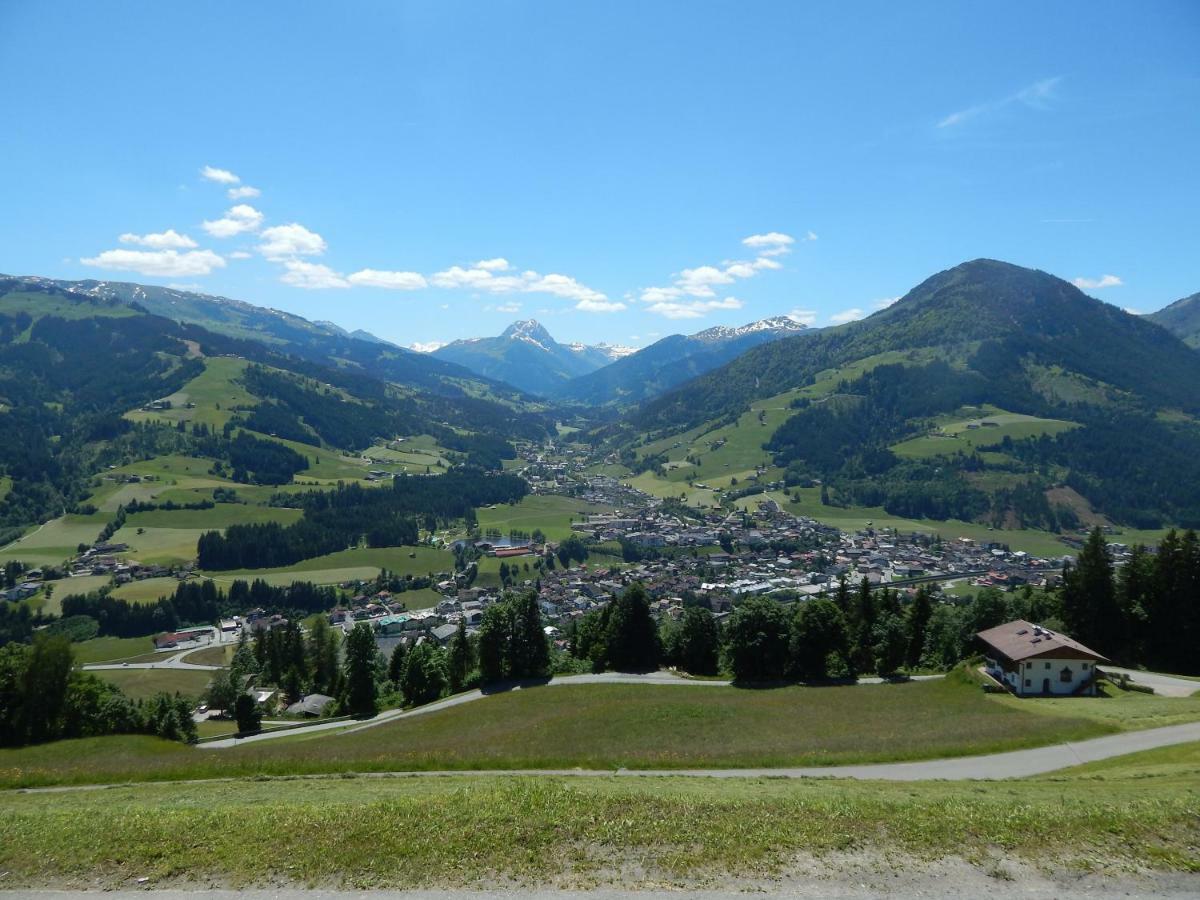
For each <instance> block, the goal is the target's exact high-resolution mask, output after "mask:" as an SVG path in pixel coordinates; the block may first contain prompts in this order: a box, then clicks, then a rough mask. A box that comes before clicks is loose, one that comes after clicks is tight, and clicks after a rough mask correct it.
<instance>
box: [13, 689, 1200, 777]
mask: <svg viewBox="0 0 1200 900" xmlns="http://www.w3.org/2000/svg"><path fill="white" fill-rule="evenodd" d="M137 671H138V670H130V669H125V670H120V671H119V672H118V675H119V676H127V677H128V678H129V679H133V678H134V676H133V674H132V673H135V672H137ZM143 671H148V672H149V673H151V674H154V675H163V676H166V675H168V674H185V675H200V676H204V675H205V673H203V672H201V673H195V672H186V671H181V670H170V669H158V670H143ZM135 686H137V687H140V685H135ZM142 689H143V690H145V688H142ZM156 689H158V688H156ZM170 689H178V690H181V691H186V686H180V687H178V688H170ZM195 690H199V688H195ZM1002 701H1003V698H998V697H992V696H989V695H985V694H983V693H982V692H981V691H980V689H979V687H978V685H977V684H976V683H975V682H973V681H971V680H970V679H968V678H967V677H965V676H963V675H961V674H953V675H951V676H949V677H947V678H946V679H944V680H939V681H926V682H913V683H908V684H895V685H858V686H849V687H830V688H806V687H784V688H776V689H770V690H743V689H737V688H729V687H697V686H687V685H645V684H639V685H619V684H592V685H584V684H569V683H566V684H558V685H554V686H551V687H540V688H526V689H523V690H520V691H511V692H505V693H499V694H496V695H494V696H490V697H486V698H484V699H483V700H479V701H476V702H474V703H468V704H463V705H460V706H455V707H450V708H446V709H442V710H438V711H436V712H432V713H428V714H426V715H423V716H419V717H416V718H412V719H407V720H399V721H396V722H390V723H386V724H383V725H378V726H375V727H372V728H368V729H364V730H362V731H358V732H354V733H333V732H324V733H320V732H318V733H314V734H312V735H308V736H304V735H302V734H298V735H296V736H291V737H289V738H287V739H280V740H273V741H264V742H260V743H253V744H246V745H243V746H241V747H238V748H236V749H232V750H221V751H215V752H209V751H193V750H189V749H188V748H185V747H180V748H179V749H178V750H176V749H174V747H168V748H164V747H162V745H161V742H154V741H151V742H149V743H147V742H146V741H145V740H143V739H141V738H134V737H127V736H126V737H113V738H102V739H95V740H89V741H86V742H64V743H59V744H51V745H47V746H45V747H39V748H29V749H22V750H5V751H0V785H2V783H3V779H4V778H7V779H8V780H9V782H10V783H13V784H18V783H19V784H54V783H78V782H109V781H126V780H134V781H156V780H166V779H172V780H173V779H186V778H208V777H223V776H249V775H260V774H264V775H286V774H310V773H327V772H346V771H357V772H365V771H399V770H429V769H434V770H444V769H521V768H575V767H581V768H588V769H592V768H594V769H605V770H611V769H616V768H619V767H622V766H624V767H628V768H641V769H661V768H730V767H735V768H741V767H758V766H765V767H775V766H798V765H818V766H819V765H839V764H844V763H865V762H888V761H896V760H913V759H929V758H941V757H947V756H968V755H976V754H982V753H992V752H998V751H1002V750H1014V749H1019V748H1023V747H1032V746H1040V745H1044V744H1050V743H1059V742H1062V741H1069V740H1081V739H1084V738H1088V737H1095V736H1098V735H1103V734H1109V733H1114V732H1117V731H1121V730H1124V729H1125V728H1127V727H1136V725H1138V724H1140V723H1137V722H1133V721H1127V722H1121V721H1099V720H1096V719H1092V718H1088V717H1087V716H1084V715H1082V714H1080V713H1079V712H1078V711H1077V710H1078V707H1074V708H1072V707H1064V708H1063V709H1050V710H1039V709H1035V708H1031V707H1026V706H1025V704H1023V703H1022V704H1018V705H1016V706H1013V705H1011V704H1007V703H1005V702H1002ZM1106 702H1110V701H1106V700H1102V699H1097V700H1084V701H1081V705H1087V704H1089V703H1090V704H1104V703H1106ZM1162 702H1164V703H1174V704H1176V708H1177V709H1178V710H1179V711H1178V712H1177V713H1175V714H1174V715H1176V716H1177V717H1179V718H1181V719H1186V718H1188V717H1191V718H1193V719H1195V718H1200V710H1197V709H1196V706H1197V704H1192V703H1191V702H1190V701H1183V702H1181V701H1174V700H1163V701H1162ZM72 743H74V744H76V745H77V746H78V750H77V751H76V752H71V751H70V750H69V749H68V748H69V747H70V746H71V744H72ZM85 751H86V752H85Z"/></svg>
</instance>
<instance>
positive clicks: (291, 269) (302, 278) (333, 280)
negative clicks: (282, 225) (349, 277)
mask: <svg viewBox="0 0 1200 900" xmlns="http://www.w3.org/2000/svg"><path fill="white" fill-rule="evenodd" d="M283 265H284V268H285V269H286V270H287V271H286V272H284V273H283V275H282V276H280V278H279V280H280V281H282V282H283V283H284V284H290V285H291V286H292V287H298V288H304V289H306V290H312V291H316V290H323V289H325V288H348V287H350V283H349V282H348V281H346V279H345V278H343V277H342V276H341V275H340V274H339V273H337V272H335V271H334V270H333V269H331V268H329V266H323V265H321V264H320V263H310V262H304V261H303V260H300V259H287V260H284V261H283Z"/></svg>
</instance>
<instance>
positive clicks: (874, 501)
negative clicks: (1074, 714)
mask: <svg viewBox="0 0 1200 900" xmlns="http://www.w3.org/2000/svg"><path fill="white" fill-rule="evenodd" d="M1198 297H1200V295H1194V296H1192V297H1188V298H1185V299H1183V300H1180V301H1178V302H1177V303H1174V304H1172V305H1171V306H1170V307H1168V308H1167V309H1164V310H1162V311H1161V312H1160V313H1157V314H1155V315H1153V316H1148V317H1138V316H1133V315H1130V314H1128V313H1126V312H1124V311H1122V310H1120V309H1118V308H1117V307H1115V306H1112V305H1109V304H1106V303H1102V302H1100V301H1098V300H1095V299H1093V298H1091V297H1088V296H1087V295H1085V294H1084V293H1082V292H1081V291H1080V290H1078V289H1077V288H1076V287H1075V286H1073V285H1071V284H1069V283H1068V282H1065V281H1063V280H1062V279H1059V278H1056V277H1054V276H1052V275H1050V274H1048V273H1045V272H1040V271H1036V270H1032V269H1025V268H1022V267H1019V266H1015V265H1011V264H1009V263H1004V262H1000V261H997V260H988V259H980V260H974V261H972V262H968V263H964V264H962V265H959V266H956V267H954V268H952V269H948V270H946V271H944V272H940V273H938V274H936V275H934V276H932V277H930V278H928V279H926V280H925V281H923V282H922V283H921V284H919V285H917V286H916V287H914V288H913V289H912V290H911V291H909V292H908V293H907V294H906V295H905V296H904V297H902V298H901V299H900V300H899V301H897V302H896V303H894V304H893V305H892V306H890V307H888V308H887V309H884V310H881V311H879V312H877V313H875V314H874V315H872V316H870V317H868V318H866V319H864V320H861V321H859V322H854V323H850V324H847V325H843V326H839V327H836V328H827V329H820V330H813V329H806V328H805V327H804V326H803V325H801V324H800V323H797V322H794V321H792V320H791V319H789V318H786V317H777V318H774V319H765V320H762V321H759V322H753V323H750V324H748V325H745V326H742V327H740V328H728V327H717V328H711V329H708V330H706V331H702V332H700V333H698V334H694V335H690V336H684V335H672V336H670V337H667V338H664V339H662V340H660V341H658V342H656V343H655V344H652V345H650V346H649V347H646V348H644V349H642V350H639V351H636V352H629V351H628V349H627V348H618V347H611V346H605V345H599V346H588V345H581V344H561V343H559V342H557V341H555V340H554V339H553V337H552V336H551V335H550V334H549V332H548V331H547V330H546V329H545V328H544V327H543V326H541V325H540V324H539V323H537V322H534V321H522V322H516V323H514V324H513V325H512V326H510V327H509V328H508V329H506V331H505V332H504V333H503V334H502V335H500V336H498V337H495V338H481V339H475V340H464V341H456V342H454V343H453V344H450V345H447V347H444V348H441V350H439V351H438V352H436V353H434V354H423V353H416V352H414V351H411V350H408V349H405V348H403V347H400V346H397V345H395V344H391V343H388V342H385V341H381V340H380V339H379V338H377V337H375V336H373V335H370V334H369V333H366V332H354V333H347V332H346V331H345V330H343V329H342V328H340V327H338V326H337V325H334V324H332V323H329V322H310V321H308V320H306V319H303V318H301V317H299V316H293V315H291V314H288V313H283V312H279V311H276V310H268V309H263V308H261V307H257V306H254V305H252V304H249V303H243V302H240V301H236V300H230V299H228V298H222V297H215V296H211V295H204V294H196V293H191V292H187V291H180V290H175V289H171V288H160V287H152V286H146V285H138V284H133V283H124V282H101V281H83V282H67V281H59V280H55V279H46V278H38V277H13V276H0V425H2V426H3V427H0V487H3V489H4V490H3V491H0V497H2V499H0V528H3V527H18V526H19V525H21V524H22V523H28V522H33V521H41V520H44V518H45V517H46V516H48V515H51V514H56V513H59V512H62V511H63V510H66V509H71V508H72V507H73V505H75V504H77V503H78V502H79V501H80V498H81V497H83V496H85V495H86V492H85V491H84V485H85V484H86V482H87V480H88V479H89V478H90V477H92V475H93V474H94V472H95V471H96V470H97V467H98V466H100V465H102V464H103V465H111V464H114V463H117V462H120V461H121V460H129V459H131V458H146V456H147V454H148V455H151V456H152V455H154V454H156V453H191V454H194V455H197V456H201V457H207V458H210V459H212V460H213V461H214V463H213V464H214V465H223V466H224V465H229V466H236V465H241V468H240V469H236V471H239V472H241V473H242V475H243V477H248V478H250V479H251V480H258V481H265V482H267V483H276V482H272V481H271V480H270V479H272V478H276V477H278V476H279V473H280V472H285V473H286V472H287V471H288V469H287V467H288V465H291V464H292V463H296V459H295V458H293V457H290V456H288V455H287V453H284V452H283V451H275V450H272V449H271V446H272V442H274V443H277V444H279V445H281V446H283V447H285V449H287V451H288V453H292V454H297V453H298V454H299V455H300V456H303V455H304V453H305V452H308V451H305V450H304V448H305V447H316V448H320V449H322V450H328V451H334V452H349V453H358V452H360V451H362V450H363V449H364V448H365V447H367V446H370V445H371V444H372V443H375V442H377V441H378V439H380V438H387V437H389V436H391V435H400V434H411V435H420V434H425V435H430V436H432V437H434V438H435V439H436V441H437V442H438V443H439V445H440V446H441V447H442V448H443V449H444V450H446V451H448V452H450V453H452V454H455V458H457V459H464V460H467V459H469V460H474V461H476V462H479V463H481V464H485V465H496V464H498V460H499V459H500V458H502V457H503V456H505V455H509V454H511V453H512V447H511V441H512V440H514V439H532V440H540V439H542V438H544V437H546V436H548V435H550V434H552V433H553V427H554V420H555V419H556V418H562V417H563V416H571V417H573V418H574V419H575V420H577V421H578V422H579V423H580V424H583V425H585V426H586V425H587V424H588V421H589V418H590V419H591V422H592V423H593V424H595V425H596V426H597V428H596V430H595V431H594V432H593V439H594V440H596V441H599V442H606V443H607V444H608V445H609V446H611V448H612V449H613V450H615V451H618V452H619V453H621V455H622V458H626V454H630V453H631V454H632V457H631V458H632V459H639V458H640V463H639V466H641V467H645V466H654V465H659V464H660V463H661V462H664V461H665V458H664V460H658V458H657V456H658V451H653V450H651V449H647V448H648V447H649V446H650V442H651V441H657V442H658V443H660V444H661V442H662V441H663V440H665V439H666V438H667V437H668V436H671V435H681V434H683V433H685V432H688V431H693V430H696V429H698V431H699V433H701V434H704V433H706V432H707V431H711V430H713V429H716V428H718V427H721V426H722V423H724V426H723V427H728V426H729V423H737V422H739V421H740V419H741V417H744V415H745V414H746V410H747V409H748V408H749V407H751V405H752V404H756V403H757V404H759V406H760V408H761V407H762V402H761V401H767V400H770V401H771V402H770V404H769V406H770V408H771V409H773V410H780V411H782V410H786V411H787V412H786V415H781V416H776V417H775V418H773V419H772V422H773V423H774V424H773V427H772V429H771V430H765V429H763V426H765V425H766V424H767V422H766V419H765V418H763V417H759V419H758V420H757V421H755V422H754V423H753V426H754V427H753V431H754V434H753V436H752V437H748V438H747V440H748V441H749V446H752V447H762V448H763V449H764V450H765V452H767V453H769V454H770V455H771V457H772V459H773V461H774V464H775V465H776V466H778V468H779V469H780V470H781V471H782V472H784V473H785V476H786V478H787V479H788V480H789V482H790V483H792V484H814V483H816V482H820V483H821V484H822V485H823V486H824V491H825V493H827V494H828V495H829V497H830V502H832V503H835V504H839V503H840V504H852V505H858V506H867V507H883V508H884V509H885V510H886V511H888V512H891V513H895V514H897V515H905V516H913V517H930V518H942V519H944V518H955V517H957V518H964V519H975V520H978V521H990V522H995V523H997V524H1005V525H1019V524H1024V525H1032V526H1037V527H1045V528H1055V527H1059V526H1061V525H1064V524H1068V523H1070V522H1072V521H1075V520H1078V518H1079V517H1080V516H1083V517H1091V516H1100V517H1107V518H1108V520H1111V521H1115V522H1121V523H1126V524H1135V525H1139V526H1144V527H1158V526H1160V525H1163V524H1167V523H1174V524H1183V525H1189V524H1195V523H1200V424H1198V423H1200V353H1198V352H1197V350H1195V349H1192V348H1191V347H1189V346H1188V344H1187V343H1185V342H1184V341H1185V340H1188V341H1191V342H1192V343H1193V345H1194V344H1195V343H1196V339H1197V331H1196V320H1197V314H1198V310H1200V299H1198ZM1168 329H1170V330H1168ZM1172 332H1175V333H1174V334H1173V333H1172ZM1177 335H1178V336H1177ZM1181 338H1182V339H1181ZM214 385H215V386H216V390H217V393H219V394H221V395H222V399H223V400H225V401H227V402H226V404H225V408H224V409H221V404H217V405H216V407H215V409H212V410H208V411H207V412H206V415H207V416H208V420H207V422H206V423H205V422H198V421H197V422H194V421H193V418H194V417H192V418H188V419H187V421H188V422H189V423H191V424H193V425H195V424H206V427H208V426H214V425H215V426H217V428H218V430H217V431H216V432H212V431H207V432H206V431H204V430H203V429H201V430H200V431H189V430H187V429H186V428H184V429H182V430H180V431H178V432H173V431H172V432H170V433H169V432H168V431H162V430H156V429H154V428H149V427H145V426H148V425H149V424H150V423H149V422H148V421H147V422H143V421H142V419H140V418H138V417H137V416H134V417H133V418H130V413H131V411H136V410H138V409H140V408H141V407H143V406H144V405H146V404H147V403H151V402H156V401H157V400H159V399H161V398H165V397H177V398H182V397H186V396H188V395H189V394H197V393H198V392H199V391H200V390H201V388H203V389H204V390H209V391H210V392H211V391H212V390H213V389H214ZM198 386H200V387H198ZM225 395H228V396H225ZM533 395H537V396H533ZM230 398H233V399H232V400H231V399H230ZM980 410H987V411H989V412H988V413H987V415H995V416H998V417H999V418H998V419H997V420H996V421H989V423H988V424H989V425H993V426H996V425H997V423H998V422H1001V421H1003V422H1015V423H1017V424H1018V426H1019V427H1016V428H1014V429H1011V430H1008V431H1005V430H1003V429H1001V430H1000V431H996V432H994V433H995V434H996V438H995V440H994V441H991V442H988V441H986V440H978V441H974V442H972V443H970V444H967V445H963V444H961V442H959V443H955V442H954V441H947V440H941V439H942V438H945V437H947V432H946V429H950V430H951V431H953V429H955V428H958V427H959V426H961V427H962V428H966V427H968V426H967V422H968V421H970V420H977V419H980V418H986V415H984V414H982V413H980V412H979V411H980ZM601 423H604V424H603V427H601ZM975 424H976V425H978V424H979V423H978V421H976V422H975ZM242 433H244V434H245V437H244V438H242V437H239V434H242ZM1001 433H1003V438H1001V436H1000V435H1001ZM926 438H929V440H925V439H926ZM914 441H916V442H918V444H920V446H919V447H918V446H917V445H916V444H914V443H913V442H914ZM921 441H925V443H920V442H921ZM239 442H240V443H239ZM235 443H237V444H238V446H237V447H235V446H234V444H235ZM676 445H677V446H678V443H677V444H676ZM667 446H671V442H670V441H667ZM914 448H916V449H914ZM918 451H919V452H918ZM684 452H685V451H682V450H681V451H679V453H681V454H682V453H684ZM238 454H240V455H238ZM247 454H248V455H247ZM235 455H238V458H239V459H240V460H241V463H240V464H239V463H235V462H234V461H233V460H234V456H235ZM689 455H690V456H691V457H692V459H693V460H695V459H698V458H699V455H700V454H699V452H698V451H693V452H691V453H690V454H689ZM248 460H249V461H248ZM679 462H681V460H675V461H674V463H679ZM674 463H673V464H674ZM296 464H297V465H298V463H296ZM255 466H257V467H258V468H254V467H255ZM289 477H290V476H289Z"/></svg>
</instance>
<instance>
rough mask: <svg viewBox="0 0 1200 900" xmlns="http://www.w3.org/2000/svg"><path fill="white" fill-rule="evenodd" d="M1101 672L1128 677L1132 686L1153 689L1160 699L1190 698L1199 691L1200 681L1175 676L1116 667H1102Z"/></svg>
mask: <svg viewBox="0 0 1200 900" xmlns="http://www.w3.org/2000/svg"><path fill="white" fill-rule="evenodd" d="M1101 669H1102V671H1105V672H1109V673H1111V674H1113V675H1128V676H1129V680H1130V681H1132V682H1133V683H1134V684H1144V685H1146V686H1147V687H1152V688H1154V693H1156V694H1158V695H1159V696H1160V697H1190V696H1192V694H1195V693H1197V692H1198V691H1200V681H1190V680H1188V679H1187V678H1180V677H1179V676H1177V675H1164V674H1163V673H1161V672H1142V671H1140V670H1138V669H1122V668H1119V667H1117V666H1102V667H1101Z"/></svg>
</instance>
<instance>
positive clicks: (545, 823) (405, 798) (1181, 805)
mask: <svg viewBox="0 0 1200 900" xmlns="http://www.w3.org/2000/svg"><path fill="white" fill-rule="evenodd" d="M1111 762H1112V764H1110V765H1108V766H1107V768H1105V769H1103V770H1102V771H1097V770H1095V769H1094V768H1092V767H1085V768H1084V769H1083V770H1081V771H1079V772H1072V771H1068V772H1067V773H1064V774H1062V775H1060V776H1059V777H1057V778H1055V779H1053V780H1049V779H1039V780H1030V781H1018V782H970V783H945V782H929V783H923V784H890V783H878V782H862V783H847V782H833V781H824V780H810V781H781V780H771V779H762V780H746V781H740V780H739V781H726V780H717V779H702V778H667V779H647V780H636V779H612V778H579V779H534V778H511V777H507V778H506V777H502V776H487V777H480V778H470V779H439V778H431V779H415V778H382V779H371V780H366V779H344V778H330V779H322V780H317V781H313V780H276V779H272V780H251V781H240V782H234V783H231V784H225V785H220V786H214V785H141V786H125V787H118V788H110V789H108V790H103V791H81V792H71V793H66V794H63V793H33V794H18V793H6V794H0V813H2V814H0V869H2V870H4V871H6V872H8V873H9V874H8V877H7V879H6V882H5V883H6V886H9V887H12V888H21V887H33V886H46V885H62V884H77V883H81V882H83V881H85V880H86V883H87V884H88V885H89V886H90V887H93V888H102V887H118V886H122V885H124V884H126V883H128V882H129V881H130V880H132V879H134V878H138V877H145V878H149V879H151V881H152V882H155V883H162V882H167V883H176V884H177V883H179V882H181V881H182V882H190V883H212V882H213V881H217V880H219V881H221V882H228V883H231V884H233V885H247V884H300V885H320V886H329V885H339V886H351V887H374V886H387V887H389V888H393V889H396V888H416V887H429V886H455V885H465V886H480V885H483V886H486V885H490V884H495V883H506V884H508V885H509V886H511V885H512V884H513V883H517V884H533V883H540V884H547V883H549V884H556V885H571V886H587V885H590V884H596V883H600V882H604V881H612V880H617V881H623V882H625V883H633V884H637V885H640V886H653V885H663V884H670V885H672V886H674V887H680V886H688V885H693V884H708V885H711V884H713V883H714V882H715V883H721V881H722V880H723V879H731V878H739V879H745V878H775V877H779V876H784V875H786V874H787V873H788V872H789V871H794V870H795V869H796V868H797V867H798V866H803V865H805V864H806V863H808V862H811V861H812V860H814V859H815V860H816V861H817V862H818V863H819V864H821V865H822V866H825V865H828V866H829V868H830V869H834V868H836V867H837V866H838V865H839V864H840V863H841V864H844V862H845V860H846V859H848V858H849V859H851V860H853V859H860V860H861V859H867V860H870V861H872V862H873V863H874V864H879V862H880V861H881V860H886V865H887V866H888V868H889V869H891V868H904V867H906V866H920V865H923V864H925V863H929V862H934V861H937V860H942V859H947V858H951V857H956V858H964V859H966V860H968V861H970V862H973V863H975V864H977V865H979V866H981V867H984V868H988V867H990V866H991V865H993V862H992V861H993V860H994V859H995V857H996V856H997V855H1000V856H1002V857H1003V858H1005V859H1015V860H1020V861H1023V862H1028V863H1031V864H1033V865H1036V866H1040V867H1044V868H1049V867H1054V868H1055V869H1061V868H1062V867H1064V866H1065V867H1070V868H1071V869H1072V870H1074V871H1075V872H1078V871H1080V870H1083V871H1087V870H1112V869H1117V868H1119V869H1126V870H1127V869H1130V868H1138V869H1143V870H1144V869H1151V870H1160V871H1161V870H1168V871H1182V872H1189V871H1190V872H1195V871H1200V863H1198V862H1197V857H1196V854H1195V846H1196V841H1197V839H1200V825H1198V821H1200V819H1198V816H1197V814H1198V812H1200V745H1195V744H1193V745H1188V746H1186V747H1177V748H1170V750H1169V752H1166V753H1164V752H1163V751H1151V752H1149V753H1145V754H1137V755H1135V756H1133V757H1126V758H1124V759H1123V760H1122V761H1120V762H1117V761H1111ZM264 836H269V841H270V845H271V849H272V852H270V853H263V852H262V841H263V839H264ZM314 848H320V852H314Z"/></svg>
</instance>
